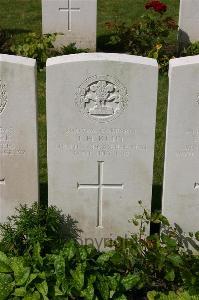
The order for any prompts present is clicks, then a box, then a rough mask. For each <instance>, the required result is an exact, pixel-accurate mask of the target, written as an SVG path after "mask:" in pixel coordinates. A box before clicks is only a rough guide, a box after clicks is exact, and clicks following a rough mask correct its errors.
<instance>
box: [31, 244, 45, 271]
mask: <svg viewBox="0 0 199 300" xmlns="http://www.w3.org/2000/svg"><path fill="white" fill-rule="evenodd" d="M40 252H41V247H40V244H39V243H36V244H35V245H34V248H33V258H34V259H35V261H36V262H37V263H39V264H40V265H41V266H42V265H43V259H42V257H41V255H40Z"/></svg>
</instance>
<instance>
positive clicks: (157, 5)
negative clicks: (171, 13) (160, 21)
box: [145, 0, 167, 13]
mask: <svg viewBox="0 0 199 300" xmlns="http://www.w3.org/2000/svg"><path fill="white" fill-rule="evenodd" d="M145 8H146V9H150V8H151V9H153V10H154V11H157V12H159V13H163V12H165V11H166V10H167V6H166V4H164V3H162V2H160V1H159V0H150V1H148V2H147V3H146V4H145Z"/></svg>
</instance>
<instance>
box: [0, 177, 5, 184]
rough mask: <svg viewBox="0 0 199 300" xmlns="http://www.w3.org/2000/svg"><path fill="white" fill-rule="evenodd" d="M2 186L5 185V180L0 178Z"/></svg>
mask: <svg viewBox="0 0 199 300" xmlns="http://www.w3.org/2000/svg"><path fill="white" fill-rule="evenodd" d="M3 184H6V180H5V178H1V177H0V185H3Z"/></svg>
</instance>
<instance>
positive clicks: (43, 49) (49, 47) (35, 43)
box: [11, 33, 56, 70]
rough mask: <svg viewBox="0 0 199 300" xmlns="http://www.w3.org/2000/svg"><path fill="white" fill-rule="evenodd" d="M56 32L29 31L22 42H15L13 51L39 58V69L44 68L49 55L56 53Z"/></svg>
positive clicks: (12, 47)
mask: <svg viewBox="0 0 199 300" xmlns="http://www.w3.org/2000/svg"><path fill="white" fill-rule="evenodd" d="M55 39H56V34H44V35H39V34H36V33H29V34H27V35H25V37H24V40H23V41H22V42H20V44H16V45H15V44H13V45H12V46H11V51H12V52H13V53H14V54H16V55H21V56H26V57H30V58H34V59H36V60H37V66H38V69H39V70H40V69H43V68H44V67H45V64H46V60H47V58H48V57H51V56H53V55H55V54H56V50H55V49H54V45H53V42H54V41H55Z"/></svg>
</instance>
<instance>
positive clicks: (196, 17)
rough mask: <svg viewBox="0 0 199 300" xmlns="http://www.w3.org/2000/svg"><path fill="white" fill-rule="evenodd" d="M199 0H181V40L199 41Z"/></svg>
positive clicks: (182, 41) (184, 41)
mask: <svg viewBox="0 0 199 300" xmlns="http://www.w3.org/2000/svg"><path fill="white" fill-rule="evenodd" d="M198 29H199V1H198V0H180V14H179V42H180V43H181V44H182V46H183V45H184V44H185V45H186V43H187V42H194V41H199V30H198Z"/></svg>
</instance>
